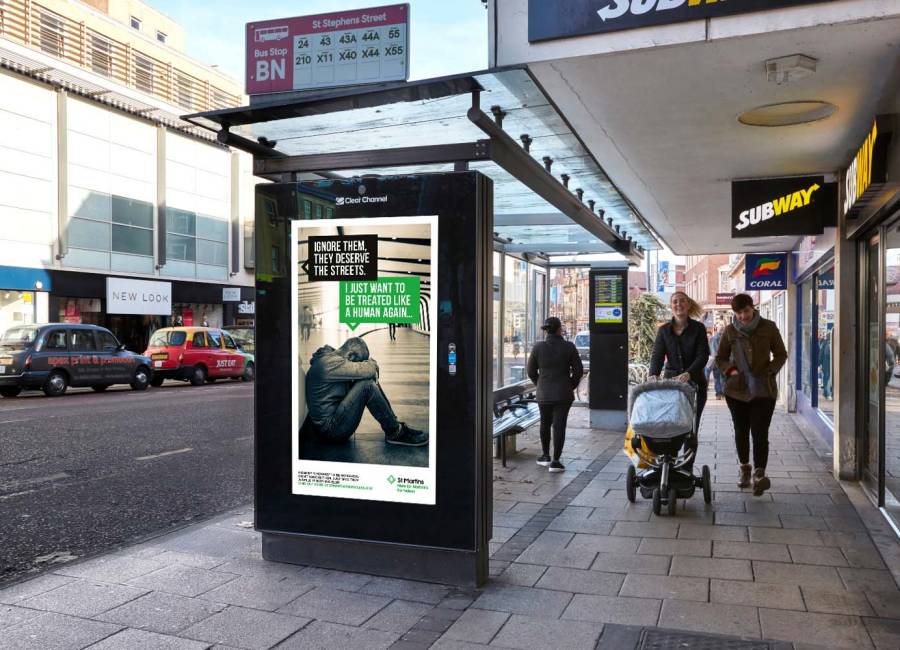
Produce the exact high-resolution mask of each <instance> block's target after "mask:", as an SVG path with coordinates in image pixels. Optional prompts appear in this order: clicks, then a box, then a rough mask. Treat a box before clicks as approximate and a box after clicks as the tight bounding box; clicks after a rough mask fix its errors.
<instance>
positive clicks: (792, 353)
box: [781, 253, 801, 413]
mask: <svg viewBox="0 0 900 650" xmlns="http://www.w3.org/2000/svg"><path fill="white" fill-rule="evenodd" d="M787 274H788V283H787V291H786V292H785V294H786V295H785V305H784V331H783V332H782V333H781V338H782V339H784V347H786V348H787V351H788V360H787V363H785V364H784V365H785V370H784V371H785V372H786V373H787V390H786V391H785V399H784V409H785V411H787V412H788V413H796V412H797V372H798V368H797V346H799V345H800V336H801V332H799V331H798V330H797V291H799V289H798V287H797V284H796V283H795V282H794V281H793V278H794V277H795V276H796V274H797V256H796V255H794V254H793V253H791V254H788V271H787Z"/></svg>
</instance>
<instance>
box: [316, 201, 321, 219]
mask: <svg viewBox="0 0 900 650" xmlns="http://www.w3.org/2000/svg"><path fill="white" fill-rule="evenodd" d="M321 218H322V206H321V205H319V204H318V203H316V219H321Z"/></svg>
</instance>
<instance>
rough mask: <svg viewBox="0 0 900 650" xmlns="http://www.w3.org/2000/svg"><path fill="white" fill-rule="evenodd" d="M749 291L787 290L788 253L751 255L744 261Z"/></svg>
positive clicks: (745, 281) (745, 282)
mask: <svg viewBox="0 0 900 650" xmlns="http://www.w3.org/2000/svg"><path fill="white" fill-rule="evenodd" d="M744 266H745V268H744V286H745V287H746V288H747V290H748V291H777V290H779V289H787V253H751V254H748V255H747V256H746V258H745V259H744Z"/></svg>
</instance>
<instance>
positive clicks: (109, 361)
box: [0, 323, 153, 397]
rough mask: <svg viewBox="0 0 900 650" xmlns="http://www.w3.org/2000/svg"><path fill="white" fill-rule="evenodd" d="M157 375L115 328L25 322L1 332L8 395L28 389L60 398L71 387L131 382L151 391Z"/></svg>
mask: <svg viewBox="0 0 900 650" xmlns="http://www.w3.org/2000/svg"><path fill="white" fill-rule="evenodd" d="M152 378H153V371H152V370H151V366H150V359H148V358H147V357H144V356H141V355H139V354H135V353H134V352H129V351H128V350H126V349H125V346H124V345H122V344H120V343H119V341H118V340H117V339H116V337H115V336H113V334H112V332H110V331H109V330H108V329H105V328H103V327H99V326H97V325H76V324H71V323H50V324H48V325H22V326H16V327H11V328H10V329H8V330H6V331H5V332H3V333H2V334H0V395H2V396H3V397H15V396H16V395H18V394H19V393H21V392H22V391H23V390H28V389H41V390H43V391H44V393H45V394H46V395H49V396H50V397H57V396H59V395H62V394H63V393H65V392H66V389H67V388H68V387H69V386H90V387H91V388H93V389H94V390H96V391H103V390H106V389H107V388H109V387H110V386H112V385H113V384H129V385H130V386H131V388H132V389H134V390H145V389H146V388H147V386H149V385H150V380H151V379H152Z"/></svg>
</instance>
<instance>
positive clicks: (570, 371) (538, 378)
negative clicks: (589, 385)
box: [528, 334, 584, 403]
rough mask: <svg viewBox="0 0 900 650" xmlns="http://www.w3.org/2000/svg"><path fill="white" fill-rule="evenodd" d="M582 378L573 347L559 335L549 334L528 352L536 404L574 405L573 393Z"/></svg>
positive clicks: (579, 362)
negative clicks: (559, 403)
mask: <svg viewBox="0 0 900 650" xmlns="http://www.w3.org/2000/svg"><path fill="white" fill-rule="evenodd" d="M583 375H584V367H583V366H582V365H581V357H580V356H578V350H577V349H576V348H575V344H574V343H572V342H571V341H566V340H565V339H563V337H561V336H559V335H558V334H548V335H547V338H546V339H545V340H543V341H538V342H537V343H535V344H534V347H533V348H532V349H531V356H529V357H528V377H529V379H531V381H532V382H534V385H535V386H537V401H538V402H539V403H549V402H574V401H575V392H574V391H575V388H576V387H577V386H578V382H580V381H581V377H582V376H583Z"/></svg>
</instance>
